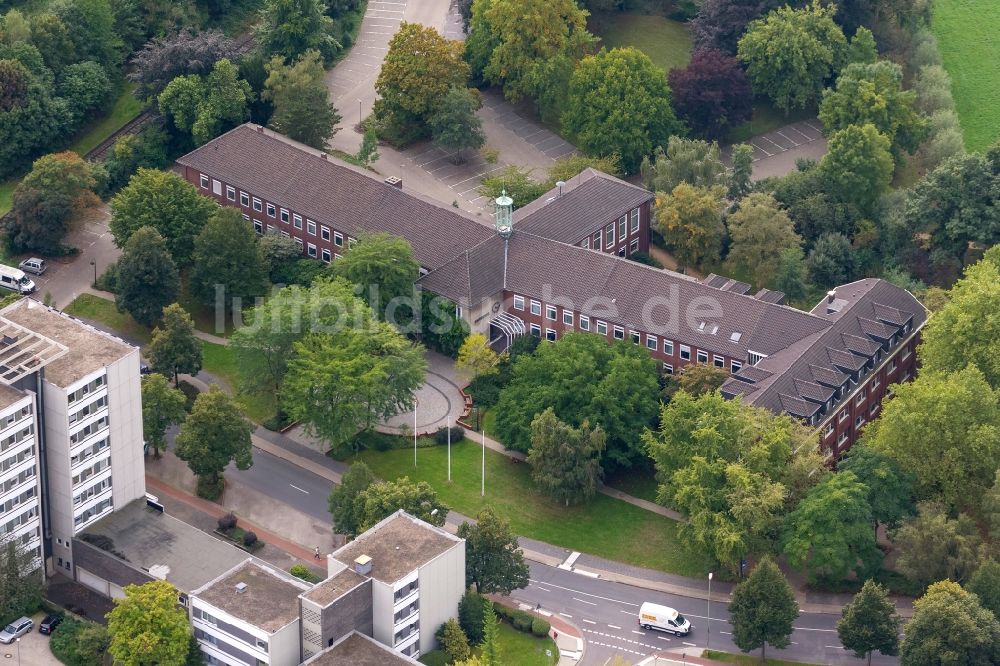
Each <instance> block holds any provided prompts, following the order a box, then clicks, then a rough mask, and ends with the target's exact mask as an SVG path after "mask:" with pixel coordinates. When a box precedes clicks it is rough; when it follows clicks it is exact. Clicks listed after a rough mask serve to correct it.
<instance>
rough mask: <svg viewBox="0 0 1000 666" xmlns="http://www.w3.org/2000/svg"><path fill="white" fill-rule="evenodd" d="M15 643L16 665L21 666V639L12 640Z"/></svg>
mask: <svg viewBox="0 0 1000 666" xmlns="http://www.w3.org/2000/svg"><path fill="white" fill-rule="evenodd" d="M14 642H15V643H16V644H17V666H21V639H20V638H18V639H17V640H15V641H14Z"/></svg>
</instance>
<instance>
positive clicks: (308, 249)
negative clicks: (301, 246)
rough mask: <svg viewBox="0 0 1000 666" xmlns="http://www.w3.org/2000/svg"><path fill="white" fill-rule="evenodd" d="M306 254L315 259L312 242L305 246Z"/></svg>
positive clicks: (314, 249)
mask: <svg viewBox="0 0 1000 666" xmlns="http://www.w3.org/2000/svg"><path fill="white" fill-rule="evenodd" d="M306 254H308V255H309V256H310V257H312V258H313V259H315V258H316V246H315V245H313V244H312V243H309V245H307V246H306Z"/></svg>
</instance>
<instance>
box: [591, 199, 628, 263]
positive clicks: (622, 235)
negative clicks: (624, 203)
mask: <svg viewBox="0 0 1000 666" xmlns="http://www.w3.org/2000/svg"><path fill="white" fill-rule="evenodd" d="M630 220H631V224H629V222H630ZM616 232H617V233H616ZM637 233H639V209H638V208H633V209H632V211H631V212H629V213H626V214H625V215H622V216H621V217H620V218H618V222H617V224H616V223H615V222H611V223H609V224H608V226H606V227H604V229H598V230H597V233H595V234H594V237H593V242H594V249H595V250H600V249H601V247H602V246H603V247H604V249H606V250H610V249H611V248H613V247H614V246H615V245H616V244H617V243H619V242H621V241H624V240H625V239H626V237H627V236H629V235H635V234H637ZM590 242H591V239H590V237H589V236H588V237H587V238H585V239H583V242H582V243H580V247H583V248H590ZM638 251H639V240H638V239H635V240H633V241H632V252H638ZM619 254H621V255H622V256H624V254H625V249H624V248H622V249H621V250H620V251H619Z"/></svg>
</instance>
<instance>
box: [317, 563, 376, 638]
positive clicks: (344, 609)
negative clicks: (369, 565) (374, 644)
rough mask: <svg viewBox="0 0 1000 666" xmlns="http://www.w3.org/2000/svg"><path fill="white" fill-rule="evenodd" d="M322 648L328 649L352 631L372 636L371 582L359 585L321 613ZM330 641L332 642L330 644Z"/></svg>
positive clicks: (367, 581)
mask: <svg viewBox="0 0 1000 666" xmlns="http://www.w3.org/2000/svg"><path fill="white" fill-rule="evenodd" d="M322 618H323V620H322V636H323V647H324V648H326V647H329V646H330V645H332V644H333V643H336V642H337V641H338V640H340V639H341V638H343V637H344V636H345V635H347V634H349V633H350V632H352V631H359V632H361V633H362V634H364V635H365V636H371V635H372V630H373V626H372V581H371V580H366V581H365V582H364V583H362V584H361V585H358V586H357V587H356V588H354V589H353V590H351V591H350V592H348V593H347V594H345V595H344V596H342V597H341V598H340V599H337V601H335V602H333V603H332V604H330V606H328V607H327V608H326V609H324V610H323V611H322ZM331 641H332V642H331Z"/></svg>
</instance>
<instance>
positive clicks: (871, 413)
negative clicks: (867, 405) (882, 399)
mask: <svg viewBox="0 0 1000 666" xmlns="http://www.w3.org/2000/svg"><path fill="white" fill-rule="evenodd" d="M876 412H878V403H877V402H876V403H875V404H874V405H872V406H871V409H869V410H868V415H869V416H875V414H876Z"/></svg>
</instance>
